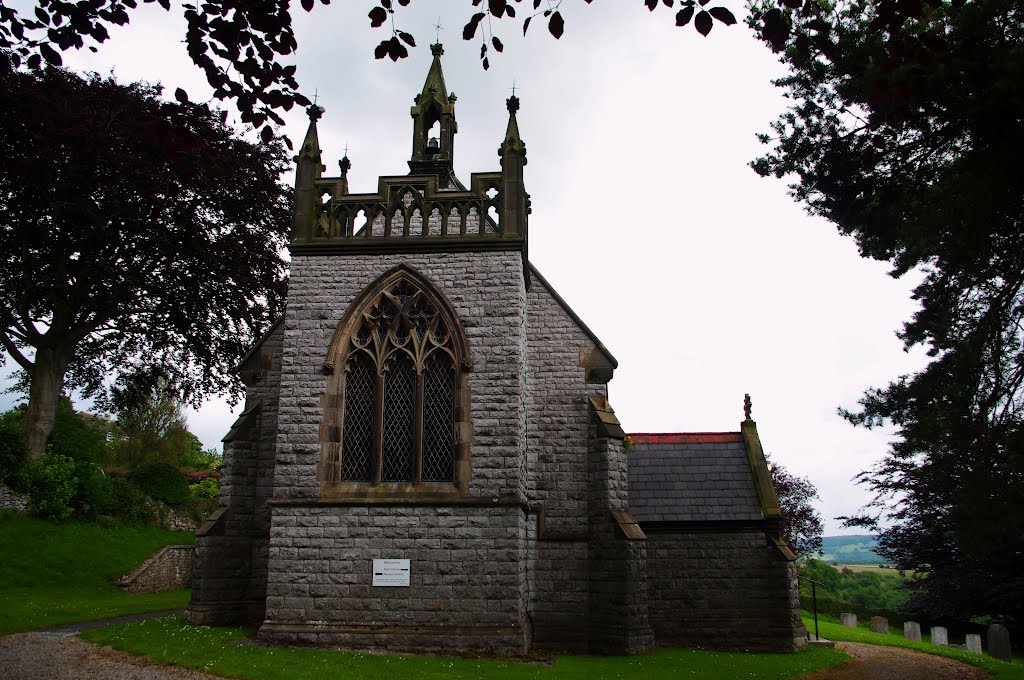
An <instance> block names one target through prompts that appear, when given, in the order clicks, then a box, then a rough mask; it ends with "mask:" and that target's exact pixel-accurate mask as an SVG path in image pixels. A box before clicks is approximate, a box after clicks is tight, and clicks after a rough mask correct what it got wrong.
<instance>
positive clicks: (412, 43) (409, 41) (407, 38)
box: [398, 31, 416, 47]
mask: <svg viewBox="0 0 1024 680" xmlns="http://www.w3.org/2000/svg"><path fill="white" fill-rule="evenodd" d="M398 37H399V38H401V39H402V42H404V43H405V44H406V45H408V46H409V47H416V39H415V38H413V37H412V35H411V34H409V33H406V32H405V31H399V32H398Z"/></svg>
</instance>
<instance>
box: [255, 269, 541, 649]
mask: <svg viewBox="0 0 1024 680" xmlns="http://www.w3.org/2000/svg"><path fill="white" fill-rule="evenodd" d="M399 264H405V265H406V266H409V267H411V268H412V269H414V270H416V272H418V273H419V274H420V275H422V276H423V277H424V278H425V279H427V280H428V281H430V282H431V283H432V284H433V285H434V286H435V287H436V288H437V289H438V290H439V291H440V293H441V294H442V295H444V296H445V297H446V298H447V300H448V302H449V303H450V305H451V307H452V309H453V310H454V311H455V313H456V314H457V315H458V317H459V319H460V321H461V323H462V327H463V330H464V331H465V334H466V339H467V343H468V346H469V354H470V357H469V358H470V360H471V362H472V370H471V371H470V372H469V373H468V376H467V378H468V386H469V407H470V426H471V429H472V437H471V447H470V469H471V472H470V476H469V479H468V483H467V484H466V490H467V493H466V494H465V495H464V496H463V497H461V498H457V499H454V500H442V501H436V502H425V501H422V500H420V501H416V500H415V499H413V498H409V499H403V498H401V497H399V498H394V499H384V502H380V503H376V502H361V503H355V502H353V503H346V502H345V501H344V499H341V500H340V501H339V500H338V499H337V498H334V499H333V500H331V501H329V502H328V501H325V502H321V500H320V497H321V484H320V481H319V480H318V478H317V467H318V463H319V462H320V457H321V449H320V426H321V422H322V420H323V416H324V412H323V407H322V403H323V401H324V399H323V398H324V394H325V390H326V388H327V377H326V376H325V375H324V374H323V372H322V370H321V367H322V365H323V363H324V361H325V360H326V359H327V355H328V351H329V348H330V345H331V342H332V340H333V339H334V336H335V333H336V331H337V328H338V325H339V323H340V322H341V321H342V319H343V318H344V316H345V314H346V311H347V310H348V308H349V306H350V305H351V304H352V303H353V302H354V301H355V300H356V298H357V297H358V296H359V295H360V293H362V292H363V291H364V290H365V289H366V288H367V287H368V286H370V285H371V284H373V283H374V282H375V281H376V280H377V279H379V278H380V277H381V276H382V275H383V274H385V273H386V272H388V271H390V270H391V269H393V268H394V267H396V266H398V265H399ZM291 276H292V278H291V283H290V290H289V305H288V309H287V315H286V319H285V326H284V344H283V349H282V379H281V402H280V403H281V407H280V411H279V420H278V437H277V454H276V461H275V476H274V497H275V499H278V500H277V501H276V504H275V505H274V506H273V515H272V520H271V532H270V545H269V552H268V556H269V579H268V585H267V600H266V602H267V609H266V617H265V622H264V625H263V626H262V628H261V629H260V636H261V638H262V639H264V640H268V641H272V642H276V643H288V644H320V645H325V644H326V645H343V646H346V647H355V648H382V647H386V648H387V649H390V650H415V651H428V650H433V649H446V650H451V649H476V650H483V651H487V652H492V653H497V654H522V653H525V651H526V649H527V645H528V639H529V625H528V619H527V601H526V582H527V558H526V556H527V554H528V550H527V548H526V542H527V539H526V533H527V505H526V495H527V488H526V481H525V476H524V474H523V470H524V469H525V467H526V459H525V451H526V445H525V439H526V437H525V397H524V390H523V385H524V381H525V370H526V368H525V362H526V330H525V309H526V293H525V286H524V279H523V270H522V258H521V255H520V254H519V253H518V252H485V253H446V254H429V255H427V254H425V255H398V254H393V255H359V256H330V257H327V256H324V257H320V256H301V257H296V258H294V259H293V261H292V274H291ZM336 368H337V369H338V370H340V368H341V367H336ZM374 558H408V559H410V560H412V564H411V566H412V582H411V585H410V586H409V587H373V586H372V585H371V580H372V578H371V577H372V575H371V565H372V560H373V559H374Z"/></svg>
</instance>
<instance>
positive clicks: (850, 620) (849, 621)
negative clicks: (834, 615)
mask: <svg viewBox="0 0 1024 680" xmlns="http://www.w3.org/2000/svg"><path fill="white" fill-rule="evenodd" d="M839 621H840V623H842V624H843V625H844V626H846V627H847V628H856V627H857V615H856V614H850V613H849V612H843V613H842V614H840V615H839Z"/></svg>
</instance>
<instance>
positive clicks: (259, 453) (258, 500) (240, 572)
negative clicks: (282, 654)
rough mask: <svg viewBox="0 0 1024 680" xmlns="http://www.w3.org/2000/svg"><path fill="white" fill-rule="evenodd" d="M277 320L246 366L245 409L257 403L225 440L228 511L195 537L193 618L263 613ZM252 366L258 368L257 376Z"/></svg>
mask: <svg viewBox="0 0 1024 680" xmlns="http://www.w3.org/2000/svg"><path fill="white" fill-rule="evenodd" d="M283 336H284V332H283V327H281V326H278V327H277V328H276V329H274V330H273V331H272V332H271V333H270V334H269V335H268V336H267V337H266V338H264V339H263V341H262V343H261V344H260V345H259V346H258V347H257V348H256V352H255V355H254V356H252V357H250V359H249V361H248V362H247V364H249V365H248V366H247V367H246V370H247V371H250V375H249V376H248V377H247V379H248V381H249V384H248V387H247V389H246V401H245V408H246V410H247V409H249V408H250V407H252V406H253V405H255V404H257V403H258V404H259V408H258V409H257V410H256V411H255V412H254V414H253V416H252V420H251V421H250V422H248V423H247V424H246V425H245V426H244V427H243V428H242V431H241V433H240V434H239V436H237V437H236V438H235V439H233V440H231V441H228V442H225V445H224V462H223V465H222V467H221V478H220V506H221V508H223V509H225V510H226V511H225V512H223V513H221V516H220V517H219V518H218V519H217V521H216V522H214V523H210V524H209V526H207V527H206V530H205V531H204V530H203V528H202V527H201V528H200V531H199V533H198V535H197V537H196V556H195V578H194V580H193V585H192V601H191V603H190V604H189V610H188V612H187V616H188V618H189V620H190V621H191V622H192V623H197V624H205V625H226V624H236V623H245V624H249V625H258V624H259V623H261V622H262V621H263V616H264V600H265V594H266V578H267V550H268V539H269V534H270V514H269V510H268V508H267V499H268V498H269V497H270V496H271V495H272V488H271V483H272V480H273V474H274V455H275V454H274V451H275V447H276V445H277V411H278V399H279V390H280V382H281V373H280V370H281V345H282V342H283ZM255 372H260V373H259V377H258V378H257V377H256V373H255Z"/></svg>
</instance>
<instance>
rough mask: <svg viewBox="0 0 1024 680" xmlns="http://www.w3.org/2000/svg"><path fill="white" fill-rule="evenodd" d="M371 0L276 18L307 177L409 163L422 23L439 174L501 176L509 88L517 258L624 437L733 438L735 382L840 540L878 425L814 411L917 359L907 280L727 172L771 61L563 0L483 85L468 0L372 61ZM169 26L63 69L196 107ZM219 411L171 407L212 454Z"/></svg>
mask: <svg viewBox="0 0 1024 680" xmlns="http://www.w3.org/2000/svg"><path fill="white" fill-rule="evenodd" d="M374 4H375V3H371V2H341V3H336V4H335V5H331V6H328V7H325V6H322V5H319V4H318V5H317V7H316V9H315V10H314V11H313V12H312V13H311V14H306V13H305V12H303V11H301V10H299V9H296V34H297V37H298V42H299V45H300V50H299V53H298V55H297V57H296V59H295V62H294V63H296V64H297V65H298V76H297V77H298V80H299V83H300V85H301V87H302V90H303V91H304V92H305V93H306V94H307V95H309V96H312V95H313V93H314V92H318V96H319V102H320V104H321V105H323V106H324V107H325V108H326V109H327V112H326V114H325V115H324V117H323V118H322V119H321V121H320V125H319V130H320V141H321V146H322V147H323V149H324V163H325V165H327V174H328V175H335V174H337V167H338V166H337V162H338V160H339V159H340V157H341V155H342V150H343V148H344V147H345V145H346V144H347V145H348V148H349V153H348V155H349V158H350V159H351V161H352V169H351V171H350V173H349V178H350V185H351V189H352V191H353V192H366V191H374V190H375V189H376V182H377V176H378V175H383V174H401V173H405V172H407V171H408V168H407V166H406V161H407V160H408V158H409V153H410V150H411V145H412V120H411V118H410V117H409V106H410V105H411V103H412V99H413V96H414V95H415V94H417V93H418V92H419V90H420V89H421V88H422V85H423V79H424V78H425V76H426V73H427V68H428V66H429V64H430V59H431V56H430V50H429V43H431V42H433V39H434V36H435V29H434V28H433V26H434V24H436V23H438V20H439V19H440V23H441V25H442V27H443V28H442V30H441V32H440V38H441V41H442V42H443V43H444V45H445V56H444V58H443V65H444V71H445V78H446V82H447V85H448V88H449V90H450V91H453V92H455V93H456V94H457V95H458V103H457V107H456V116H457V119H458V122H459V133H458V135H457V136H456V141H455V166H456V172H457V174H458V175H459V176H460V177H461V178H462V179H463V180H464V181H468V179H469V175H470V173H471V172H483V171H491V170H498V169H499V168H500V165H499V160H498V156H497V148H498V145H499V143H500V141H501V139H502V138H503V136H504V130H505V124H506V120H507V113H506V111H505V99H506V98H507V97H508V96H509V95H510V94H511V91H510V88H511V86H512V84H513V82H515V84H516V92H517V95H518V96H519V98H520V100H521V109H520V111H519V114H518V118H519V129H520V132H521V134H522V137H523V139H524V141H525V142H526V145H527V152H528V160H529V165H528V166H527V167H526V170H525V182H526V188H527V191H529V193H530V195H531V197H532V204H533V214H532V215H531V216H530V259H531V261H532V262H533V263H534V264H535V265H536V266H537V267H538V268H539V269H540V271H541V272H542V273H543V274H544V276H545V277H546V278H547V279H548V280H549V281H550V282H551V284H552V285H553V286H554V287H555V289H556V290H557V291H558V292H559V293H560V294H561V295H562V297H563V298H564V299H565V300H566V301H567V302H568V303H569V304H570V305H571V306H572V307H573V308H574V309H575V311H576V312H577V313H578V314H579V316H580V317H581V318H582V319H583V320H584V321H585V322H586V323H587V325H589V326H590V328H591V329H592V330H593V331H594V332H595V333H596V334H597V336H598V337H600V338H601V339H602V341H603V342H604V344H605V345H606V346H607V347H608V349H609V350H610V351H611V352H612V354H613V355H615V357H616V358H617V359H618V361H619V368H618V369H617V370H616V372H615V378H614V380H613V381H612V382H611V384H610V386H609V391H610V400H611V403H612V406H613V407H614V408H615V410H616V412H617V413H618V415H619V419H620V420H621V421H622V423H623V425H624V427H625V429H626V430H627V431H628V432H716V431H737V430H738V429H739V424H740V421H741V420H742V419H743V395H744V393H748V392H749V393H750V395H751V398H752V401H753V417H754V419H755V420H756V421H757V424H758V431H759V433H760V435H761V441H762V443H763V445H764V448H765V450H766V451H767V452H768V453H770V454H771V455H772V456H773V457H774V458H775V460H776V461H778V462H780V463H782V464H783V465H785V466H786V468H788V469H789V470H790V471H791V472H793V473H795V474H798V475H801V476H806V477H808V478H809V479H810V480H811V482H812V483H813V484H815V485H816V486H817V488H818V490H819V492H820V495H821V501H820V503H818V508H819V509H820V511H821V513H822V515H823V517H824V518H825V520H826V534H836V533H851V531H850V530H843V529H841V527H840V523H839V522H837V521H835V520H834V519H833V518H834V517H836V516H839V515H844V514H849V513H854V512H856V511H857V510H858V508H859V507H860V506H861V505H863V504H864V503H865V502H867V501H868V500H869V498H870V496H869V494H868V492H867V490H866V489H864V488H862V487H858V486H856V485H854V484H853V482H852V478H853V477H854V476H855V475H856V474H857V473H858V472H860V471H862V470H865V469H867V468H869V467H870V466H871V465H872V464H873V463H874V462H875V461H877V460H878V459H879V458H880V457H881V456H882V455H883V453H884V452H885V450H886V447H887V442H888V438H889V433H887V432H881V431H873V432H869V431H865V430H862V429H859V428H854V427H852V426H851V425H849V424H847V423H846V422H845V421H843V420H842V419H841V418H840V417H839V416H838V415H837V414H836V409H837V407H839V406H846V407H854V406H855V405H856V402H857V399H858V398H859V396H860V395H861V393H862V392H863V391H864V390H865V389H866V388H868V387H871V386H883V385H885V384H887V383H888V381H889V380H891V379H893V378H895V377H897V376H898V375H900V374H903V373H907V372H909V371H913V370H916V369H917V368H918V367H920V366H921V365H923V362H924V358H923V353H921V352H913V353H911V354H909V355H908V354H906V353H904V352H903V349H902V344H901V343H900V341H899V340H898V339H897V338H896V336H895V331H896V330H898V328H899V327H900V324H901V323H902V321H903V320H905V319H907V318H909V317H910V315H911V314H912V313H913V312H914V310H915V309H916V305H915V303H914V302H913V301H912V300H911V299H910V296H909V291H910V289H911V288H912V284H913V281H907V280H902V281H896V280H893V279H892V278H890V277H889V276H887V271H888V267H887V266H886V265H885V264H884V263H879V262H873V261H869V260H864V259H862V258H860V257H859V256H858V254H857V249H856V247H855V245H854V243H853V242H852V240H850V239H849V238H844V237H842V236H840V235H839V234H838V232H837V231H836V229H835V227H834V226H833V225H831V224H830V223H828V222H826V221H824V220H821V219H816V218H811V217H809V216H807V215H806V214H805V213H804V211H803V209H802V208H801V207H800V206H799V205H797V204H796V203H794V202H793V200H792V199H791V198H790V197H789V196H788V195H787V189H786V181H785V180H775V179H762V178H760V177H758V176H757V175H756V174H755V173H754V172H753V170H751V169H750V168H749V167H748V165H747V164H748V162H749V161H751V160H752V159H754V158H755V157H756V156H758V155H759V154H761V153H762V152H763V150H764V149H765V147H764V146H762V145H761V144H760V143H759V142H758V141H757V140H756V138H755V134H756V133H759V132H768V131H769V125H770V123H771V122H772V121H773V120H775V119H776V118H777V116H778V115H779V114H780V113H781V112H782V111H783V110H784V109H785V106H786V100H785V99H784V98H783V97H782V96H781V94H780V92H781V91H780V90H778V89H777V88H775V87H774V86H773V85H772V84H771V80H772V79H773V78H776V77H779V76H781V75H782V74H783V73H784V70H783V68H782V66H781V65H780V64H779V63H778V62H777V60H776V59H775V57H774V56H773V55H772V54H771V53H770V51H769V50H768V49H767V48H765V47H764V46H763V45H762V44H761V43H759V42H757V41H756V40H754V38H753V36H752V34H751V32H750V31H749V29H747V28H746V27H745V26H742V25H736V26H732V27H729V28H725V27H723V26H721V25H720V24H717V22H716V26H715V28H714V30H713V31H712V33H711V35H710V36H709V37H708V38H702V37H701V36H700V35H699V34H697V33H696V32H695V31H694V30H692V29H686V30H681V29H678V28H676V27H675V26H674V25H673V24H674V22H673V13H672V12H671V11H668V10H666V9H665V8H659V11H655V12H653V13H649V12H648V11H647V10H646V9H645V8H644V7H643V5H642V4H641V3H638V2H632V3H625V2H618V1H617V2H605V3H594V4H593V5H585V4H584V3H582V2H579V1H578V0H576V1H575V2H573V1H571V0H569V1H566V2H564V3H563V6H562V12H563V15H565V18H566V32H565V35H564V36H563V37H562V39H561V40H560V41H555V40H554V39H552V38H551V37H550V36H549V35H548V34H547V32H546V29H545V26H544V25H542V24H541V23H540V20H539V19H538V21H537V22H535V24H536V25H534V26H531V28H530V34H529V35H528V36H527V37H526V38H522V37H521V33H520V30H519V24H518V23H517V24H510V23H507V22H504V23H503V22H496V23H495V25H494V27H495V30H496V34H497V35H499V36H500V37H501V39H502V41H503V42H504V45H505V51H504V53H503V54H500V55H496V54H492V56H491V68H490V70H489V71H486V72H485V71H484V70H483V69H482V68H481V66H480V62H479V59H478V55H479V49H480V48H479V41H474V42H471V43H467V42H465V41H463V40H462V38H461V34H462V26H463V25H464V24H465V22H466V20H467V19H468V17H469V16H470V14H471V13H472V10H473V8H472V6H471V3H470V2H469V0H443V1H442V0H417V2H415V3H412V5H411V7H409V8H405V9H401V10H400V11H401V14H400V15H399V28H401V29H403V30H406V31H409V32H411V33H413V34H414V35H415V36H416V39H417V44H418V47H417V48H415V49H413V50H411V56H410V58H409V59H406V60H403V61H401V62H398V63H392V62H391V61H390V60H386V61H377V60H375V59H374V58H373V48H374V46H375V45H376V44H377V43H378V42H379V41H380V40H382V39H384V38H386V37H389V34H388V33H387V32H385V31H384V30H383V29H377V30H374V29H371V28H370V27H369V21H368V19H367V18H366V13H367V12H368V11H369V9H370V8H371V7H372V6H373V5H374ZM336 5H337V6H336ZM529 5H530V3H523V5H521V6H520V7H521V10H520V11H525V9H526V8H527V7H528V6H529ZM295 6H296V8H297V6H298V5H297V3H296V4H295ZM732 9H733V11H734V12H736V13H737V15H739V13H740V11H741V8H740V7H739V6H738V3H733V5H732ZM184 32H185V31H184V22H183V20H182V19H181V18H180V16H178V15H177V14H174V13H171V14H168V13H167V12H164V11H163V10H161V9H159V7H157V6H156V5H155V4H153V5H144V6H143V7H142V8H141V9H140V10H138V11H137V12H134V13H133V14H132V23H131V25H130V26H129V27H128V28H127V29H122V30H118V31H112V34H113V39H112V40H111V41H109V42H108V43H107V44H105V45H104V46H102V47H100V49H99V52H98V53H97V54H90V53H88V52H82V53H65V60H66V63H68V64H69V65H71V66H73V67H74V68H76V69H79V70H95V71H100V72H101V73H106V72H109V71H110V70H111V69H112V70H113V72H114V73H115V75H116V76H117V77H118V78H119V79H120V80H123V81H130V80H139V79H144V80H148V81H159V82H162V83H163V85H164V86H165V89H166V94H168V96H170V95H171V94H173V92H174V89H175V88H176V87H184V88H185V89H186V90H187V91H188V92H189V94H190V96H191V98H192V99H193V100H202V99H204V98H206V97H208V96H209V93H210V89H209V87H208V86H207V85H206V83H205V79H204V77H203V75H202V73H201V72H200V71H199V70H198V69H196V68H195V67H194V66H193V65H192V64H191V62H190V61H189V60H188V58H187V55H186V53H185V49H184V45H183V44H182V43H181V41H182V40H183V37H184ZM307 122H308V121H307V119H306V117H305V115H304V114H303V113H302V112H300V111H297V110H296V111H293V112H292V113H291V114H290V115H289V116H288V125H287V126H286V128H285V130H284V132H285V133H287V134H288V135H289V136H290V137H291V139H292V140H293V141H294V142H296V144H297V143H298V142H300V141H301V139H302V135H303V133H304V131H305V126H306V124H307ZM289 182H291V178H289ZM239 190H240V191H245V187H239ZM10 365H11V362H8V367H10ZM13 399H14V397H12V396H11V395H4V396H3V397H2V399H0V406H2V407H4V408H7V407H9V405H10V404H11V403H12V401H13ZM233 419H234V418H233V416H232V415H231V413H230V411H229V409H228V407H227V406H226V404H224V403H223V402H221V401H213V402H210V403H209V404H208V405H207V406H205V407H204V408H203V409H201V410H200V411H199V412H198V413H197V412H190V415H189V426H190V429H192V431H193V432H195V433H196V434H197V435H199V437H200V438H201V439H202V440H203V442H204V443H205V444H206V445H207V446H214V445H217V446H219V440H220V438H221V437H222V436H223V435H224V434H225V433H226V431H227V429H228V427H229V425H230V424H231V422H232V420H233Z"/></svg>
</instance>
